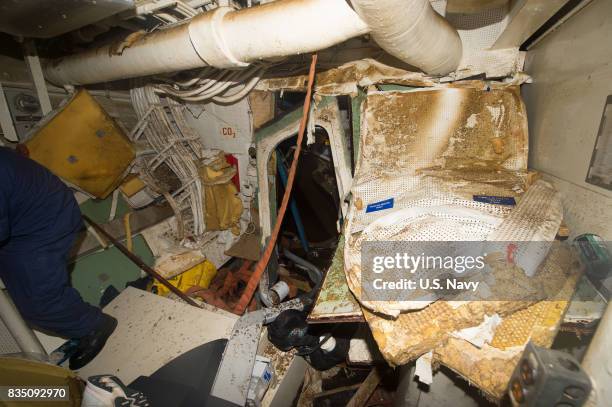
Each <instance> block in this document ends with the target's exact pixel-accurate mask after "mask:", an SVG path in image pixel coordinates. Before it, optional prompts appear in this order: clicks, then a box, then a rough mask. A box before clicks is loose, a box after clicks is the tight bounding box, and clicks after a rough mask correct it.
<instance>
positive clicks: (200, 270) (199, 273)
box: [153, 260, 217, 297]
mask: <svg viewBox="0 0 612 407" xmlns="http://www.w3.org/2000/svg"><path fill="white" fill-rule="evenodd" d="M216 275H217V268H216V267H215V265H214V264H212V263H211V262H210V261H208V260H204V261H203V262H202V263H200V264H198V265H196V266H194V267H192V268H190V269H189V270H187V271H185V272H184V273H181V274H179V275H178V276H176V277H173V278H170V279H168V282H169V283H170V284H172V285H173V286H175V287H176V288H178V289H179V290H181V291H183V292H185V291H187V290H188V289H189V288H191V287H194V286H198V287H202V288H208V287H209V286H210V283H211V282H212V280H213V278H215V276H216ZM153 286H154V287H156V288H157V294H158V295H161V296H164V297H165V296H166V295H168V293H170V290H168V289H167V288H166V287H165V286H164V285H163V284H161V283H160V282H158V281H156V282H155V284H154V285H153Z"/></svg>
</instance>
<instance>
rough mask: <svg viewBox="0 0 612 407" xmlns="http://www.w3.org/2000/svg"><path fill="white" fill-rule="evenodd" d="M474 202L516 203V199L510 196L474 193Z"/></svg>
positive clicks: (511, 204) (512, 204)
mask: <svg viewBox="0 0 612 407" xmlns="http://www.w3.org/2000/svg"><path fill="white" fill-rule="evenodd" d="M474 200H475V201H476V202H482V203H488V204H493V205H510V206H514V205H516V201H515V200H514V198H513V197H511V196H491V195H474Z"/></svg>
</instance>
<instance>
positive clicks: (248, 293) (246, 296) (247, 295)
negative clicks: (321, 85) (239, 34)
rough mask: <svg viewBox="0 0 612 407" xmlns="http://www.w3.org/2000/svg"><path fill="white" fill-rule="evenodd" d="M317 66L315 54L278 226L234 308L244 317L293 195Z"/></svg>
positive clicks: (278, 217)
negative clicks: (292, 190)
mask: <svg viewBox="0 0 612 407" xmlns="http://www.w3.org/2000/svg"><path fill="white" fill-rule="evenodd" d="M316 66H317V54H313V55H312V62H311V63H310V71H309V73H308V88H307V89H306V98H305V100H304V111H303V113H302V121H301V122H300V129H299V131H298V138H297V144H296V148H295V151H294V153H293V162H292V163H291V169H290V170H289V177H288V178H287V186H286V187H285V194H284V195H283V200H282V202H281V206H280V209H279V210H278V216H277V218H276V224H275V225H274V229H273V230H272V235H271V236H270V241H269V242H268V246H267V247H266V250H264V253H263V256H262V257H261V259H259V261H258V262H257V265H256V266H255V270H253V274H252V275H251V278H250V279H249V282H248V283H247V286H246V288H245V290H244V293H243V294H242V296H241V297H240V301H238V303H237V304H236V306H235V307H234V312H235V313H236V314H238V315H242V314H243V313H244V311H245V309H246V307H247V306H248V305H249V302H251V298H252V297H253V294H254V293H255V290H256V289H257V285H258V284H259V280H260V279H261V275H262V274H263V272H264V270H265V269H266V266H267V265H268V262H269V261H270V256H272V251H273V250H274V246H275V245H276V240H277V239H278V234H279V232H280V228H281V224H282V223H283V218H284V217H285V212H286V211H287V205H288V204H289V196H290V195H291V189H293V181H294V180H295V172H296V170H297V164H298V160H299V158H300V153H301V152H302V140H303V139H304V132H305V131H306V124H307V123H308V113H309V112H310V100H311V98H312V88H313V85H314V79H315V70H316Z"/></svg>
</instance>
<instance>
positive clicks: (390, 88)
mask: <svg viewBox="0 0 612 407" xmlns="http://www.w3.org/2000/svg"><path fill="white" fill-rule="evenodd" d="M377 88H378V89H379V90H381V91H383V92H404V91H409V90H414V89H423V88H422V87H417V86H405V85H394V84H383V85H378V86H377Z"/></svg>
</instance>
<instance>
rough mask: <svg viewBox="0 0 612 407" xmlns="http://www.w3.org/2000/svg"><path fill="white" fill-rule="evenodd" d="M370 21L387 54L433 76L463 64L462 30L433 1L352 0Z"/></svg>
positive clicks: (375, 38) (379, 42)
mask: <svg viewBox="0 0 612 407" xmlns="http://www.w3.org/2000/svg"><path fill="white" fill-rule="evenodd" d="M351 3H352V4H353V7H354V8H355V11H357V13H358V14H359V15H360V16H361V18H362V19H363V20H364V21H365V22H366V24H368V26H369V27H370V30H371V31H372V38H373V39H374V41H376V43H377V44H378V45H379V46H380V47H381V48H382V49H384V50H385V51H387V53H389V54H391V55H393V56H394V57H396V58H398V59H400V60H402V61H404V62H406V63H408V64H410V65H412V66H415V67H417V68H420V69H422V70H423V71H424V72H426V73H428V74H431V75H445V74H448V73H450V72H453V71H454V70H456V69H457V67H458V66H459V62H460V61H461V56H462V54H463V47H462V44H461V38H459V33H457V30H455V29H454V28H453V27H452V26H451V25H450V24H449V22H448V21H446V20H445V19H444V18H443V17H442V16H441V15H439V14H438V13H437V12H436V11H435V10H434V9H433V8H432V7H431V3H430V2H429V0H351Z"/></svg>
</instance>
